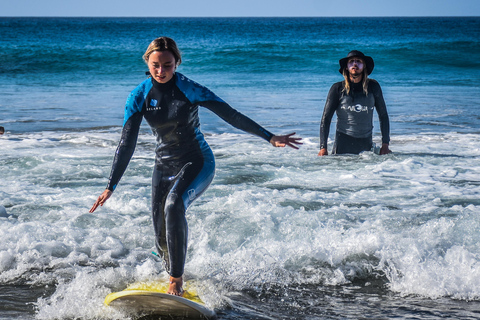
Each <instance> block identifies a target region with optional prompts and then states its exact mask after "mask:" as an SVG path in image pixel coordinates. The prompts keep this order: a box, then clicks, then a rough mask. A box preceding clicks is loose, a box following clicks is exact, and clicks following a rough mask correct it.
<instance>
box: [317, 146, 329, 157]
mask: <svg viewBox="0 0 480 320" xmlns="http://www.w3.org/2000/svg"><path fill="white" fill-rule="evenodd" d="M318 156H319V157H321V156H328V151H327V148H322V149H320V152H319V153H318Z"/></svg>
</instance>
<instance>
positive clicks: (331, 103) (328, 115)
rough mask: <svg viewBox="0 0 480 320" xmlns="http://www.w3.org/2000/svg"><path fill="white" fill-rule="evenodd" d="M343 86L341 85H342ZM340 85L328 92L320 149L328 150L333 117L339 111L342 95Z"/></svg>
mask: <svg viewBox="0 0 480 320" xmlns="http://www.w3.org/2000/svg"><path fill="white" fill-rule="evenodd" d="M340 84H341V83H340ZM340 84H339V83H335V84H334V85H333V86H332V87H331V88H330V91H329V92H328V95H327V101H325V108H324V109H323V116H322V122H321V123H320V149H323V148H327V142H328V135H329V134H330V124H331V123H332V118H333V115H334V114H335V111H336V110H337V107H338V103H339V99H340V95H339V89H338V88H339V85H340Z"/></svg>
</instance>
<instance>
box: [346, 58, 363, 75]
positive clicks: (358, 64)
mask: <svg viewBox="0 0 480 320" xmlns="http://www.w3.org/2000/svg"><path fill="white" fill-rule="evenodd" d="M364 67H365V62H364V61H363V60H362V59H360V58H356V57H353V58H351V59H348V62H347V68H348V72H350V75H352V76H360V75H362V74H363V68H364Z"/></svg>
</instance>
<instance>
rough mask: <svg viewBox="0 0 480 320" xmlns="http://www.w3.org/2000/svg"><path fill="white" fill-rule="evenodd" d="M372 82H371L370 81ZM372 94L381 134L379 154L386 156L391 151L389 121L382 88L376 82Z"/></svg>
mask: <svg viewBox="0 0 480 320" xmlns="http://www.w3.org/2000/svg"><path fill="white" fill-rule="evenodd" d="M371 81H372V80H371ZM373 82H374V86H373V94H374V97H375V109H376V110H377V114H378V120H379V122H380V131H381V132H382V147H381V148H380V154H381V155H383V154H388V153H390V152H392V151H390V149H389V144H390V119H389V117H388V112H387V105H386V104H385V99H384V98H383V93H382V88H381V87H380V84H379V83H378V82H377V81H374V80H373Z"/></svg>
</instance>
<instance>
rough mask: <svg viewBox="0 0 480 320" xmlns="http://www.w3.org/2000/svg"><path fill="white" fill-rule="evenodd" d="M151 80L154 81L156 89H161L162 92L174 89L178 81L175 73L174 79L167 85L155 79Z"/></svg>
mask: <svg viewBox="0 0 480 320" xmlns="http://www.w3.org/2000/svg"><path fill="white" fill-rule="evenodd" d="M151 79H152V84H153V86H154V87H155V88H157V89H159V90H160V91H164V90H168V89H171V88H172V87H173V85H174V84H175V82H176V79H177V74H176V73H175V74H174V75H173V77H172V79H170V80H168V82H167V83H160V82H157V80H155V79H153V77H152V78H151Z"/></svg>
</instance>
